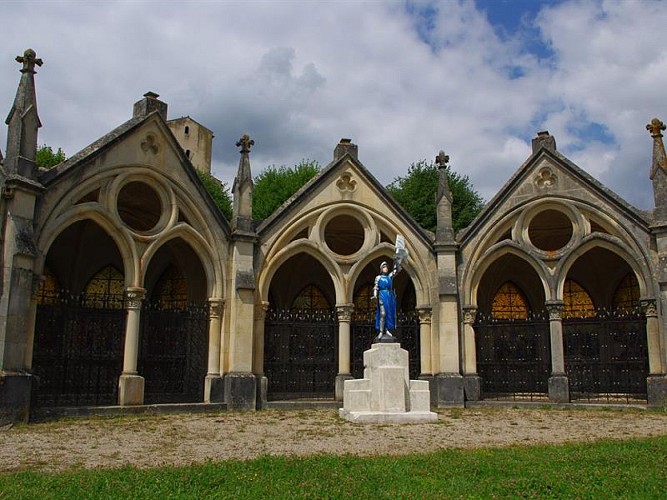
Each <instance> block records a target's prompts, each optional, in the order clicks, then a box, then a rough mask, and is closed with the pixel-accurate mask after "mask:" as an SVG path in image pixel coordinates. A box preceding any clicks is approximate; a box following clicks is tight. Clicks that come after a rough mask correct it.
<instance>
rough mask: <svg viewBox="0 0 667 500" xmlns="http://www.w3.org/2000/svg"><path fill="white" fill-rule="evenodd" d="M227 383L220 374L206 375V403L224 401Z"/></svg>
mask: <svg viewBox="0 0 667 500" xmlns="http://www.w3.org/2000/svg"><path fill="white" fill-rule="evenodd" d="M224 396H225V385H224V382H223V380H222V377H221V376H220V375H206V378H205V379H204V403H222V402H223V401H224Z"/></svg>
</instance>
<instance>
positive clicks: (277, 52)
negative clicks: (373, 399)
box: [0, 0, 667, 209]
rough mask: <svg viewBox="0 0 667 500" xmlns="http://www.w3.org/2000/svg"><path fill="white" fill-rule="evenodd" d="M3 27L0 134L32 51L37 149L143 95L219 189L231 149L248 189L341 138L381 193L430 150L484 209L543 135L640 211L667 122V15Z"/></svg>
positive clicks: (567, 5) (422, 4)
mask: <svg viewBox="0 0 667 500" xmlns="http://www.w3.org/2000/svg"><path fill="white" fill-rule="evenodd" d="M0 19H2V20H3V22H2V44H1V45H0V115H2V117H3V118H4V117H6V116H7V114H8V113H9V110H10V108H11V105H12V102H13V99H14V96H15V94H16V86H17V84H18V81H19V79H20V73H19V70H20V69H21V65H20V64H18V63H17V62H16V61H15V57H16V56H18V55H22V54H23V52H24V50H25V49H27V48H32V49H34V50H35V51H36V52H37V56H38V57H40V58H41V59H42V60H43V61H44V64H43V66H41V67H40V68H38V69H37V71H38V73H37V75H36V76H35V78H36V85H37V99H38V111H39V116H40V118H41V121H42V124H43V127H42V128H41V129H40V135H39V141H38V142H39V144H40V145H42V144H47V145H50V146H52V147H54V149H57V148H58V147H61V148H62V149H63V150H64V152H65V153H66V154H67V156H72V155H74V154H75V153H76V152H77V151H79V150H81V149H83V148H84V147H85V146H87V145H88V144H90V143H91V142H93V141H94V140H96V139H97V138H99V137H101V136H102V135H104V134H105V133H107V132H109V131H110V130H112V129H113V128H115V127H116V126H118V125H120V124H122V123H123V122H125V121H126V120H128V119H129V118H131V116H132V106H133V104H134V103H135V102H136V101H138V100H140V99H141V98H142V96H143V94H145V93H146V92H148V91H153V92H155V93H157V94H159V95H160V99H161V100H162V101H164V102H166V103H167V104H168V105H169V118H179V117H181V116H190V117H192V118H193V119H195V120H196V121H198V122H200V123H201V124H203V125H205V126H206V127H208V128H209V129H211V130H212V131H213V133H214V134H215V138H214V141H213V143H214V147H213V168H212V169H213V173H214V175H216V176H217V177H218V178H220V179H221V180H223V181H224V182H227V183H228V185H230V186H231V184H232V181H233V178H234V175H235V172H236V168H237V165H238V161H239V151H238V148H236V147H235V143H236V142H237V141H238V139H239V138H240V137H241V136H242V135H243V134H245V133H247V134H249V135H250V136H251V138H252V139H253V140H254V141H255V146H254V147H253V150H252V153H251V164H252V169H253V175H257V174H259V173H260V172H261V171H262V170H263V169H264V168H266V167H267V166H271V165H273V166H282V165H286V166H293V165H295V164H297V163H299V162H300V161H302V160H312V161H317V162H319V163H320V165H322V166H325V165H327V164H328V163H329V162H330V161H331V160H332V158H333V150H334V148H335V146H336V144H337V143H338V141H339V140H340V139H341V138H349V139H351V140H352V142H354V143H355V144H357V145H358V147H359V160H360V161H361V162H362V163H363V164H364V166H365V167H366V168H367V169H368V170H369V171H370V172H371V173H372V174H373V175H374V176H375V177H376V178H377V179H378V180H379V181H380V182H381V183H382V184H385V185H386V184H389V183H390V182H392V181H393V180H395V179H396V178H397V177H399V176H404V175H406V173H407V170H408V167H409V166H410V164H412V163H413V162H417V161H420V160H423V159H425V160H427V161H431V160H433V159H434V158H435V156H436V155H437V153H438V151H440V150H441V149H442V150H444V151H445V152H446V153H447V154H448V155H449V157H450V165H451V168H452V169H453V170H454V171H455V172H457V173H458V174H460V175H465V176H468V177H469V179H470V181H471V182H472V184H473V186H474V188H475V189H476V190H477V191H478V192H479V193H480V194H481V195H482V196H483V197H484V198H485V199H486V200H489V199H491V198H492V197H493V196H494V195H495V194H496V193H497V191H498V190H499V189H500V188H501V187H502V186H503V185H504V184H505V183H506V182H507V180H508V179H509V178H510V177H511V175H512V174H513V173H514V172H515V171H516V170H517V168H519V166H520V165H521V164H522V163H523V162H524V161H525V160H526V159H527V158H528V157H529V156H530V154H531V139H532V138H533V137H535V135H536V134H537V132H538V131H542V130H547V131H549V133H550V134H551V135H552V136H554V137H555V139H556V143H557V147H558V150H559V151H560V152H561V153H562V154H564V155H565V156H566V157H568V158H569V159H570V160H572V161H573V162H574V163H576V164H577V165H578V166H579V167H581V168H582V169H584V170H585V171H587V172H588V173H589V174H591V175H592V176H594V177H595V178H597V179H598V180H599V181H601V182H602V183H603V184H605V185H606V186H607V187H609V188H610V189H611V190H613V191H614V192H616V193H617V194H618V195H619V196H621V197H622V198H623V199H625V200H626V201H627V202H629V203H631V204H632V205H634V206H636V207H638V208H642V209H651V208H652V206H653V194H652V188H651V183H650V180H649V178H648V175H649V167H650V162H651V150H652V140H651V137H650V135H649V133H648V132H647V131H646V124H647V123H649V121H650V120H651V119H652V118H653V117H658V118H660V119H662V120H663V121H666V122H667V99H666V98H665V90H667V85H666V84H667V41H664V40H662V39H661V38H660V36H659V35H660V34H661V33H663V32H664V27H665V26H667V1H659V0H585V1H584V0H440V1H436V0H414V1H407V2H406V1H391V0H387V1H380V0H374V1H372V0H311V1H307V0H300V1H299V0H273V1H268V0H266V1H265V0H246V1H214V0H191V1H187V2H186V1H184V0H182V1H175V0H155V1H153V0H115V1H114V0H105V1H90V0H88V1H84V0H81V1H69V2H66V1H58V0H41V1H37V0H21V1H15V0H2V2H0ZM6 135H7V130H6V127H0V150H2V151H3V152H4V151H5V149H6V148H5V145H6Z"/></svg>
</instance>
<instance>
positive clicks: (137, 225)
mask: <svg viewBox="0 0 667 500" xmlns="http://www.w3.org/2000/svg"><path fill="white" fill-rule="evenodd" d="M116 207H117V209H118V215H119V216H120V218H121V220H122V221H123V222H124V223H125V224H127V225H128V226H129V227H130V228H132V229H134V230H135V231H141V232H145V231H150V230H151V229H153V228H154V227H155V226H156V225H157V223H158V222H159V221H160V217H161V216H162V202H161V201H160V196H159V195H158V193H157V192H156V191H155V189H153V188H152V187H151V186H149V185H148V184H146V183H145V182H141V181H133V182H128V183H127V184H125V185H124V186H123V187H122V188H121V190H120V192H119V193H118V199H117V200H116Z"/></svg>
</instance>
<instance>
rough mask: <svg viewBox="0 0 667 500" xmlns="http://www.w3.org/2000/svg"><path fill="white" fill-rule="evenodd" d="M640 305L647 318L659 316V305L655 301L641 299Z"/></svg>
mask: <svg viewBox="0 0 667 500" xmlns="http://www.w3.org/2000/svg"><path fill="white" fill-rule="evenodd" d="M639 305H640V306H641V308H642V311H644V314H645V315H646V316H647V317H655V316H657V315H658V304H657V302H656V300H655V299H649V298H645V299H639Z"/></svg>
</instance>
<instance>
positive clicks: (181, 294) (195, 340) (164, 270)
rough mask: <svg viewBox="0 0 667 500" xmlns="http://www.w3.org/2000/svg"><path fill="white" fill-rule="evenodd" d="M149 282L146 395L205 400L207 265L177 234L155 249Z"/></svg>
mask: <svg viewBox="0 0 667 500" xmlns="http://www.w3.org/2000/svg"><path fill="white" fill-rule="evenodd" d="M145 283H146V299H145V301H144V303H143V307H142V311H141V332H140V349H139V360H138V361H139V362H138V369H139V374H140V375H141V376H143V377H144V379H145V388H144V401H145V403H147V404H151V403H188V402H197V401H202V400H203V396H204V379H205V377H206V368H207V350H208V307H207V302H206V298H207V297H206V274H205V272H204V268H203V266H202V264H201V262H200V260H199V258H198V256H197V255H196V254H195V252H194V251H193V250H192V248H191V247H190V246H189V245H188V244H187V243H186V242H185V241H183V240H182V239H180V238H176V239H174V240H170V241H169V242H167V243H166V244H165V245H163V246H162V247H161V248H160V249H159V250H158V251H157V252H156V253H155V255H154V256H153V258H152V260H151V263H150V266H149V268H148V271H147V273H146V279H145Z"/></svg>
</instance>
